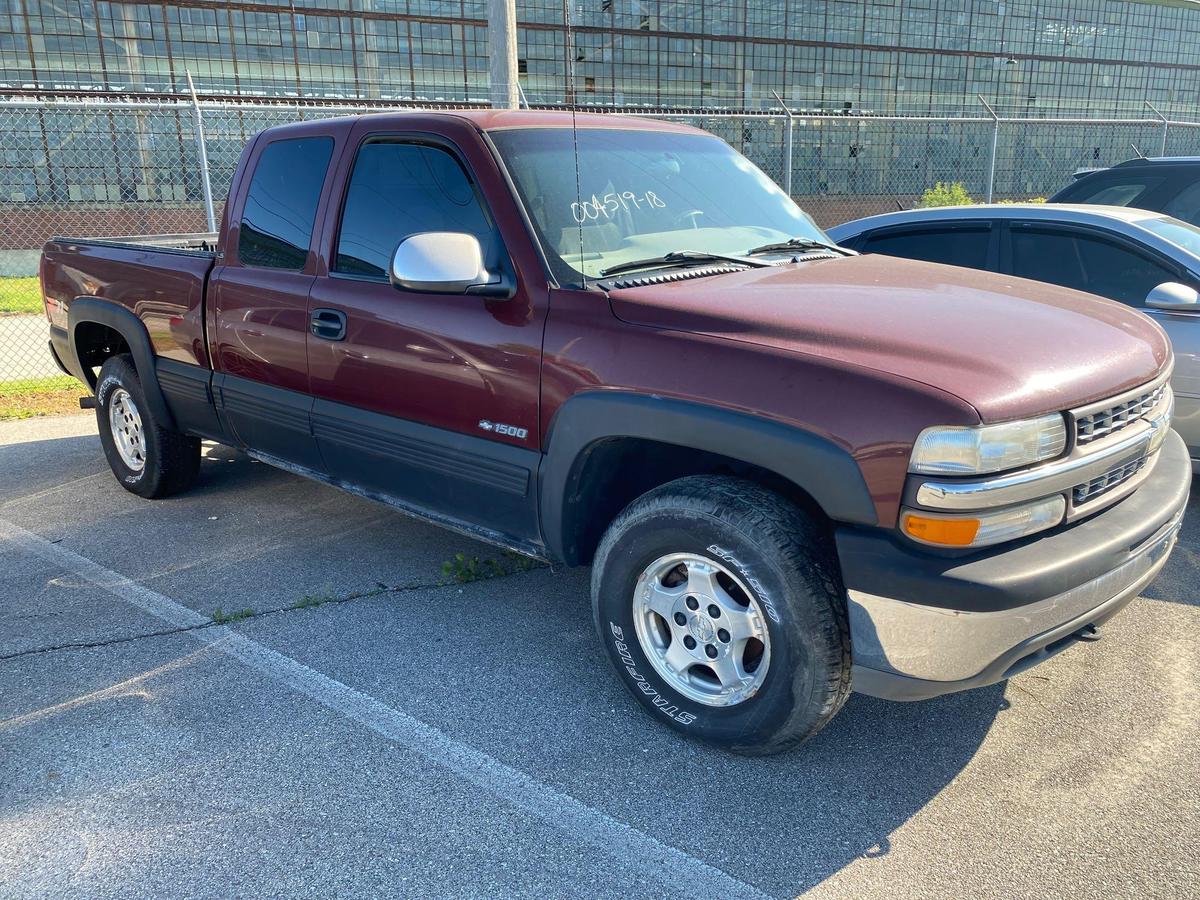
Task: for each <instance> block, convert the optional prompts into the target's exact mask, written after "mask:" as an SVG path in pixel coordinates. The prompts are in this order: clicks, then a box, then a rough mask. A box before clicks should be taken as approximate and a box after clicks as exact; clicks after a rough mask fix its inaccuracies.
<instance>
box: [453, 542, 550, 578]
mask: <svg viewBox="0 0 1200 900" xmlns="http://www.w3.org/2000/svg"><path fill="white" fill-rule="evenodd" d="M540 566H541V563H539V562H538V561H537V560H536V559H533V558H532V557H529V556H525V555H523V554H521V553H514V552H513V551H512V550H505V551H504V552H503V553H501V554H500V559H480V558H479V557H478V556H467V555H466V554H465V553H455V554H454V558H453V559H448V560H446V561H445V562H444V563H442V574H443V575H444V576H446V578H447V580H449V581H452V582H454V583H455V584H470V583H471V582H472V581H485V580H487V579H488V578H500V577H502V576H504V575H514V574H516V573H517V572H528V571H529V570H530V569H537V568H539V567H540Z"/></svg>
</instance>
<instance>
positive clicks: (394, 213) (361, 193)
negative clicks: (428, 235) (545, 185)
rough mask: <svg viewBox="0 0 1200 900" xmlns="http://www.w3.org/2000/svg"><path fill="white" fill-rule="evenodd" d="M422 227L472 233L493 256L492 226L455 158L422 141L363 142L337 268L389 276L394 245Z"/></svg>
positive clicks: (350, 188) (345, 214) (485, 253)
mask: <svg viewBox="0 0 1200 900" xmlns="http://www.w3.org/2000/svg"><path fill="white" fill-rule="evenodd" d="M422 231H458V232H465V233H466V234H473V235H475V237H477V238H478V239H479V243H480V244H481V245H482V247H483V258H484V259H485V260H490V259H491V258H492V249H493V248H492V244H493V228H492V225H491V223H490V222H489V221H488V218H487V215H486V214H485V213H484V211H483V208H482V207H481V206H480V205H479V200H478V199H477V197H476V196H475V190H474V188H473V186H472V184H471V180H470V179H469V178H468V177H467V173H466V172H464V171H463V169H462V166H460V165H459V164H458V161H457V160H456V159H455V158H454V157H453V156H451V155H450V154H449V153H447V152H446V151H444V150H439V149H438V148H436V147H429V146H425V145H423V144H404V143H397V142H395V141H377V142H374V143H369V144H365V145H363V147H362V149H361V150H359V151H358V158H357V159H356V160H355V161H354V171H353V173H352V174H351V176H350V184H349V186H348V187H347V189H346V205H345V207H344V208H343V210H342V227H341V230H340V232H339V234H338V245H337V259H336V262H335V265H334V268H335V269H336V270H337V271H339V272H346V273H350V274H356V275H386V274H387V271H388V266H389V264H390V261H391V258H392V253H393V252H395V249H396V245H397V244H399V243H400V241H402V240H403V239H404V238H406V237H408V236H409V235H413V234H418V233H420V232H422Z"/></svg>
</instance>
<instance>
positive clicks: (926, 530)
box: [900, 494, 1067, 547]
mask: <svg viewBox="0 0 1200 900" xmlns="http://www.w3.org/2000/svg"><path fill="white" fill-rule="evenodd" d="M1066 513H1067V501H1066V498H1065V497H1063V495H1062V494H1056V495H1055V496H1053V497H1047V498H1046V499H1045V500H1038V501H1037V502H1035V503H1025V504H1022V505H1021V506H1010V507H1009V508H1007V509H999V510H995V511H993V512H981V513H974V514H972V515H965V516H961V515H956V516H944V515H939V514H937V513H927V512H917V511H916V510H912V509H906V510H904V511H903V512H902V513H901V514H900V528H901V529H902V530H903V531H904V533H905V534H907V535H908V536H909V537H910V538H912V539H913V540H916V541H920V542H921V543H922V544H933V545H935V546H938V547H987V546H988V545H990V544H999V543H1000V542H1001V541H1011V540H1014V539H1016V538H1019V537H1024V536H1025V535H1027V534H1033V533H1034V532H1037V531H1044V530H1045V529H1047V528H1053V527H1054V526H1055V525H1057V524H1058V523H1059V522H1061V521H1062V520H1063V516H1065V515H1066Z"/></svg>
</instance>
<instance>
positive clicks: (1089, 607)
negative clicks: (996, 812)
mask: <svg viewBox="0 0 1200 900" xmlns="http://www.w3.org/2000/svg"><path fill="white" fill-rule="evenodd" d="M208 240H209V241H211V242H212V243H211V247H210V248H206V247H205V246H199V247H188V246H177V247H163V246H160V245H151V244H147V243H141V244H139V243H137V242H115V241H114V242H106V241H98V240H82V239H72V238H56V239H54V240H51V241H50V242H49V243H48V244H47V245H46V247H45V250H44V253H43V256H42V263H41V282H42V289H43V293H44V298H45V306H46V312H47V315H48V316H49V319H50V325H51V335H52V341H51V349H52V352H53V353H54V355H55V357H56V358H57V359H58V360H59V362H60V364H61V366H62V367H63V368H64V370H65V371H67V372H69V373H70V374H72V375H74V376H75V377H76V378H78V379H79V380H80V381H81V382H83V383H84V384H85V385H86V386H87V388H88V389H89V391H90V396H88V397H84V398H83V399H82V400H81V403H82V404H83V405H85V406H90V405H92V404H94V406H95V409H96V415H97V420H98V424H99V430H100V437H101V441H102V444H103V448H104V452H105V455H106V456H107V458H108V462H109V464H110V465H111V467H112V470H113V472H114V473H115V475H116V477H117V479H118V480H119V481H120V483H121V485H122V486H124V487H125V488H126V489H127V490H129V491H132V492H133V493H135V494H138V495H140V496H142V497H147V498H154V497H162V496H165V495H168V494H172V493H175V492H178V491H182V490H183V489H185V488H187V487H188V485H189V484H191V483H192V481H193V480H194V479H195V478H196V476H197V470H198V467H199V459H200V454H201V441H202V440H210V441H216V442H219V443H221V444H226V445H230V446H233V447H238V448H241V449H243V450H244V451H245V452H246V453H248V454H249V455H250V456H252V457H254V458H256V459H258V460H261V461H263V462H266V463H270V464H272V465H275V466H279V467H281V468H283V469H286V470H287V471H289V472H293V473H297V474H301V475H304V476H307V477H309V478H314V479H317V480H319V481H322V482H326V483H328V484H331V485H335V486H337V487H340V488H343V489H345V490H348V491H351V492H353V493H355V494H358V495H360V496H364V497H368V498H372V499H374V500H377V501H381V502H383V503H386V504H390V505H391V506H393V507H396V508H398V509H400V510H403V511H405V512H406V513H409V514H411V515H414V516H417V517H420V518H422V519H425V520H428V521H431V522H434V523H437V524H439V525H443V526H446V527H449V528H453V529H457V530H458V531H460V532H463V533H466V534H468V535H471V536H472V537H475V538H479V539H481V540H484V541H490V542H492V543H494V544H497V545H500V546H502V547H506V548H511V549H513V550H516V551H518V552H520V553H524V554H529V555H530V556H534V557H538V558H541V559H543V560H548V561H550V562H553V563H558V564H563V565H568V566H575V565H588V564H590V565H591V566H592V582H591V593H592V604H593V610H594V616H595V624H596V628H597V630H598V633H599V637H600V641H601V644H602V646H603V648H604V651H605V653H606V654H607V656H608V658H609V660H610V661H611V663H612V664H613V666H614V668H615V670H616V673H617V677H618V678H619V679H620V680H621V681H622V682H623V683H624V685H625V686H626V688H628V689H629V691H630V692H631V693H632V695H633V696H634V697H635V698H636V699H637V701H638V702H640V703H641V704H642V705H643V706H644V707H645V708H646V710H647V711H648V712H649V714H650V715H651V716H653V717H655V718H657V719H658V720H659V721H661V722H663V723H665V724H667V725H670V726H672V727H674V728H676V729H678V730H680V731H682V732H684V733H686V734H689V735H693V736H695V737H698V738H702V739H705V740H708V741H710V742H713V743H716V744H719V745H721V746H724V747H728V748H730V749H733V750H737V751H741V752H747V753H768V752H773V751H778V750H781V749H783V748H786V747H789V746H791V745H794V744H796V743H798V742H800V741H802V740H804V739H805V738H807V737H809V736H811V735H812V734H814V733H815V732H817V731H818V730H819V729H820V728H821V727H823V726H824V725H825V724H826V723H827V722H829V720H830V719H831V718H832V717H833V716H834V715H835V714H836V713H837V712H838V710H839V709H840V708H841V706H842V705H843V703H844V702H845V701H846V698H847V696H848V695H849V693H850V691H851V690H852V689H854V690H858V691H862V692H865V693H867V694H872V695H875V696H879V697H885V698H891V699H897V700H913V699H920V698H925V697H932V696H936V695H939V694H944V693H947V692H951V691H959V690H963V689H966V688H972V687H976V686H980V685H987V684H993V683H996V682H998V681H1001V680H1003V679H1005V678H1008V677H1009V676H1011V675H1014V674H1015V673H1018V672H1021V671H1023V670H1024V669H1026V668H1028V667H1029V666H1032V665H1034V664H1036V663H1038V662H1039V661H1041V660H1043V659H1046V658H1047V657H1049V656H1051V655H1052V654H1054V653H1057V652H1058V651H1061V650H1063V649H1065V648H1066V647H1068V646H1071V645H1073V644H1076V643H1078V642H1080V641H1089V640H1091V639H1092V638H1094V637H1095V636H1096V634H1097V626H1099V625H1100V624H1101V623H1103V622H1104V621H1105V620H1107V619H1108V618H1109V617H1111V616H1113V615H1114V614H1115V613H1117V612H1118V611H1119V610H1120V609H1121V608H1122V607H1124V606H1125V605H1126V604H1128V603H1129V601H1130V600H1131V599H1132V598H1134V597H1135V596H1137V595H1138V593H1139V592H1140V591H1142V589H1143V588H1145V587H1146V586H1147V585H1148V584H1149V583H1150V581H1151V580H1152V579H1153V578H1154V577H1155V575H1156V574H1157V573H1158V572H1159V570H1160V569H1161V568H1162V566H1163V564H1164V562H1165V561H1166V559H1167V555H1168V553H1169V552H1170V551H1171V548H1172V546H1173V545H1174V542H1175V539H1176V535H1177V533H1178V530H1179V525H1180V518H1181V516H1182V514H1183V510H1184V507H1185V505H1186V502H1187V497H1188V492H1189V489H1190V486H1191V467H1190V464H1189V460H1188V455H1187V452H1186V451H1185V449H1184V446H1183V443H1182V442H1181V440H1180V439H1179V437H1178V436H1177V435H1176V434H1175V433H1174V432H1173V431H1172V430H1171V428H1170V422H1171V412H1172V395H1171V389H1170V386H1169V383H1168V382H1169V378H1170V375H1171V366H1172V355H1171V348H1170V345H1169V343H1168V341H1167V339H1166V337H1165V336H1164V334H1163V332H1162V331H1161V330H1160V329H1159V327H1158V326H1157V325H1156V324H1154V323H1153V322H1152V321H1151V320H1150V319H1148V318H1147V317H1145V316H1143V315H1141V314H1140V313H1138V312H1136V311H1134V310H1132V309H1129V308H1127V307H1124V306H1121V305H1120V304H1117V303H1114V302H1111V301H1107V300H1103V299H1100V298H1097V297H1093V296H1090V295H1087V294H1083V293H1079V292H1076V291H1072V290H1067V289H1064V288H1059V287H1055V286H1051V285H1047V284H1040V283H1035V282H1032V281H1025V280H1022V279H1018V278H1009V277H1002V276H999V275H995V274H989V273H985V272H979V271H971V270H967V269H961V268H953V267H949V266H941V265H933V264H928V263H920V262H913V261H908V260H903V259H895V258H889V257H882V256H860V255H858V254H856V253H854V252H853V251H850V250H846V249H843V248H840V247H838V246H836V245H834V244H831V243H830V242H829V240H828V238H827V237H826V236H825V235H824V234H823V232H822V231H821V230H820V229H819V228H818V227H817V226H816V225H815V224H814V223H813V221H812V220H811V219H810V218H809V217H808V216H807V215H806V214H805V213H804V212H802V211H801V210H800V209H799V208H798V207H797V206H796V205H795V204H794V203H793V202H792V200H791V199H790V198H789V197H788V196H787V195H786V194H785V193H784V192H783V191H781V190H780V189H779V188H778V187H777V186H776V185H775V184H774V183H773V182H772V181H771V180H770V179H769V178H767V177H766V176H765V175H764V174H763V173H762V172H761V171H759V170H758V169H757V168H756V167H755V166H754V165H752V164H751V163H750V162H748V161H747V160H746V159H745V158H744V157H742V156H741V155H740V154H738V153H737V152H735V151H734V150H733V149H732V148H731V147H729V146H728V145H727V144H726V143H724V142H723V141H721V140H719V139H718V138H716V137H714V136H712V135H709V134H706V133H705V132H702V131H699V130H696V129H694V128H690V127H685V126H682V125H676V124H668V123H662V122H654V121H651V120H648V119H643V118H632V117H616V116H599V115H584V114H579V115H575V116H573V115H571V114H570V113H565V112H564V113H554V112H526V111H470V112H437V113H434V112H423V111H411V112H404V113H396V114H382V115H371V116H361V117H350V118H338V119H329V120H325V121H308V122H303V123H297V124H290V125H285V126H281V127H277V128H271V129H268V130H267V131H264V132H262V133H261V134H259V135H258V136H257V137H255V138H254V139H253V140H252V141H251V142H250V144H249V146H247V147H246V148H245V150H244V152H243V154H242V157H241V160H240V162H239V165H238V168H237V172H236V174H235V175H234V177H233V181H232V185H231V187H230V192H229V197H228V201H227V203H226V205H225V207H224V214H223V220H222V224H221V231H220V233H219V234H218V235H214V236H210V237H209V239H208ZM159 244H161V242H159Z"/></svg>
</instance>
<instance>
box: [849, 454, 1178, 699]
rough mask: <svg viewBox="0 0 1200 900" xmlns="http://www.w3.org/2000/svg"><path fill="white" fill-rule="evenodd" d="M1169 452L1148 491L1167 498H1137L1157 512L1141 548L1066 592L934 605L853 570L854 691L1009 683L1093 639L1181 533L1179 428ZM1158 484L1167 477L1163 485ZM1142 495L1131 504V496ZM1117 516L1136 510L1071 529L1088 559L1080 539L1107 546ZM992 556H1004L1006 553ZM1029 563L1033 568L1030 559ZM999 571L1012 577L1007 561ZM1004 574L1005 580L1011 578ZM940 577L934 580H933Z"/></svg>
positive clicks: (896, 695)
mask: <svg viewBox="0 0 1200 900" xmlns="http://www.w3.org/2000/svg"><path fill="white" fill-rule="evenodd" d="M1163 449H1164V454H1163V456H1164V459H1162V460H1160V461H1159V463H1160V464H1159V465H1158V466H1156V467H1155V472H1154V476H1152V478H1151V479H1150V481H1149V482H1148V483H1147V485H1146V486H1145V488H1144V490H1146V492H1147V497H1146V498H1145V499H1146V500H1149V499H1150V498H1151V495H1153V494H1155V488H1156V487H1157V489H1158V493H1159V494H1160V495H1161V499H1162V500H1163V501H1164V502H1165V503H1167V504H1168V505H1167V506H1166V508H1164V506H1163V505H1160V504H1158V503H1155V504H1149V503H1141V504H1134V505H1135V506H1141V507H1143V510H1142V512H1141V513H1139V515H1147V516H1153V517H1155V518H1153V519H1151V520H1150V521H1149V522H1148V523H1147V525H1148V526H1149V527H1148V528H1146V529H1145V530H1143V531H1142V534H1143V535H1146V532H1147V531H1150V533H1149V534H1148V535H1147V536H1145V537H1144V538H1143V539H1139V540H1138V541H1137V543H1136V545H1135V546H1130V545H1129V544H1126V545H1125V546H1126V547H1127V548H1128V550H1127V553H1125V554H1123V558H1122V561H1121V562H1120V563H1119V564H1114V565H1113V566H1112V568H1111V569H1109V570H1107V571H1104V572H1102V573H1100V574H1098V575H1095V576H1094V577H1091V578H1088V580H1086V581H1083V582H1082V583H1079V584H1075V585H1074V586H1071V587H1069V588H1067V589H1065V590H1061V591H1055V592H1053V593H1051V594H1050V595H1049V596H1043V597H1040V598H1039V597H1034V598H1033V599H1032V600H1031V601H1029V602H1023V603H1020V604H1019V605H1014V606H1011V607H1005V608H993V609H987V608H983V609H977V610H970V609H961V608H953V607H952V606H935V605H927V604H925V603H921V602H919V600H918V598H917V597H913V596H908V597H905V598H903V599H900V598H897V597H888V596H883V595H882V594H881V593H878V592H869V591H865V590H861V589H856V588H855V580H854V579H853V578H850V577H847V584H848V585H849V590H848V592H847V598H848V606H849V617H850V633H851V642H852V646H853V655H854V676H853V677H854V688H855V690H857V691H859V692H861V693H866V694H872V695H874V696H881V697H886V698H889V699H896V700H917V699H923V698H926V697H933V696H937V695H939V694H945V693H951V692H954V691H960V690H965V689H968V688H973V687H980V686H982V685H986V684H992V683H995V682H997V681H1001V680H1003V679H1004V678H1007V677H1009V676H1011V675H1014V674H1016V673H1017V672H1019V671H1023V670H1024V669H1026V668H1028V667H1029V666H1031V665H1033V664H1035V663H1037V662H1040V661H1041V660H1042V659H1045V658H1047V657H1048V656H1050V655H1052V654H1053V653H1056V652H1058V651H1059V650H1062V649H1065V648H1066V647H1067V646H1070V645H1071V644H1073V643H1074V642H1075V641H1076V640H1079V639H1086V638H1088V637H1090V636H1091V633H1092V632H1094V627H1093V626H1095V625H1096V624H1098V623H1100V622H1102V621H1104V620H1106V619H1108V618H1109V617H1111V616H1112V615H1115V614H1116V613H1117V612H1118V611H1119V610H1120V609H1122V608H1123V607H1124V606H1125V605H1126V604H1127V603H1129V602H1130V601H1131V600H1133V599H1134V598H1135V597H1137V596H1138V594H1139V593H1140V592H1141V591H1142V590H1143V589H1145V587H1146V586H1147V585H1148V584H1149V583H1150V582H1151V581H1153V580H1154V578H1155V576H1156V575H1157V574H1158V573H1159V571H1160V570H1161V569H1162V567H1163V565H1165V563H1166V561H1167V557H1168V555H1169V553H1170V552H1171V549H1172V548H1173V547H1174V545H1175V542H1176V539H1177V537H1178V535H1179V528H1180V522H1181V520H1182V517H1183V512H1184V508H1185V507H1186V502H1187V495H1188V488H1189V487H1190V482H1191V466H1190V464H1189V463H1190V461H1189V459H1188V456H1187V451H1186V450H1185V448H1184V447H1183V442H1182V441H1181V440H1180V439H1179V438H1178V436H1177V435H1174V434H1172V435H1171V436H1170V440H1169V442H1168V444H1167V445H1166V446H1164V448H1163ZM1154 482H1159V483H1158V485H1157V486H1156V485H1155V484H1154ZM1139 493H1140V492H1139ZM1135 497H1137V495H1136V494H1135V495H1134V497H1131V498H1130V499H1129V500H1128V501H1126V503H1132V502H1133V501H1134V498H1135ZM1168 498H1169V500H1168ZM1155 499H1159V498H1158V497H1156V498H1155ZM1145 507H1152V508H1151V509H1146V508H1145ZM1110 516H1112V517H1114V522H1115V519H1116V517H1120V516H1126V517H1128V512H1127V511H1123V510H1122V509H1121V508H1120V507H1119V506H1118V507H1114V508H1112V509H1110V510H1106V511H1104V512H1102V513H1099V514H1098V515H1096V516H1095V517H1093V518H1092V519H1089V520H1085V521H1083V522H1080V523H1077V524H1076V525H1074V526H1070V527H1071V529H1072V530H1074V529H1080V530H1081V531H1080V532H1078V533H1077V535H1076V541H1075V545H1074V546H1075V552H1077V553H1079V554H1080V564H1082V563H1083V562H1084V560H1083V559H1082V556H1083V555H1085V554H1086V553H1087V550H1086V548H1087V547H1088V546H1089V545H1090V543H1091V541H1090V540H1080V539H1079V538H1081V537H1088V531H1091V532H1092V533H1093V534H1094V535H1095V537H1096V544H1100V543H1102V540H1101V537H1102V535H1104V533H1105V531H1106V530H1107V531H1109V532H1110V533H1111V532H1112V531H1113V530H1114V526H1113V525H1111V524H1110V523H1108V522H1107V521H1106V520H1107V518H1108V517H1110ZM1143 521H1144V520H1143ZM1122 527H1126V528H1127V527H1129V523H1128V522H1123V523H1122ZM1151 529H1153V530H1152V531H1151ZM1080 548H1085V549H1080ZM1033 549H1035V548H1033V547H1032V546H1026V547H1025V548H1024V550H1023V551H1018V552H1023V553H1025V554H1029V553H1030V552H1031V551H1032V550H1033ZM992 562H993V563H996V562H1003V558H1002V557H1001V558H999V559H995V558H994V559H993V560H992ZM1014 566H1016V562H1015V561H1014ZM1022 566H1024V567H1025V568H1026V569H1028V568H1030V566H1029V564H1028V558H1027V557H1026V558H1025V559H1024V560H1023V562H1022ZM1036 567H1037V565H1036V563H1035V564H1034V566H1033V568H1036ZM991 571H992V572H993V573H997V572H1004V573H1005V574H1007V572H1005V568H1004V567H1003V566H1002V565H999V566H995V567H994V568H993V569H992V570H991ZM998 577H999V578H1000V579H1001V580H1003V577H1004V576H1003V575H1000V576H998ZM936 580H937V579H934V580H933V581H931V582H929V583H930V585H931V587H932V585H933V584H935V583H936ZM876 583H879V579H877V580H876Z"/></svg>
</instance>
